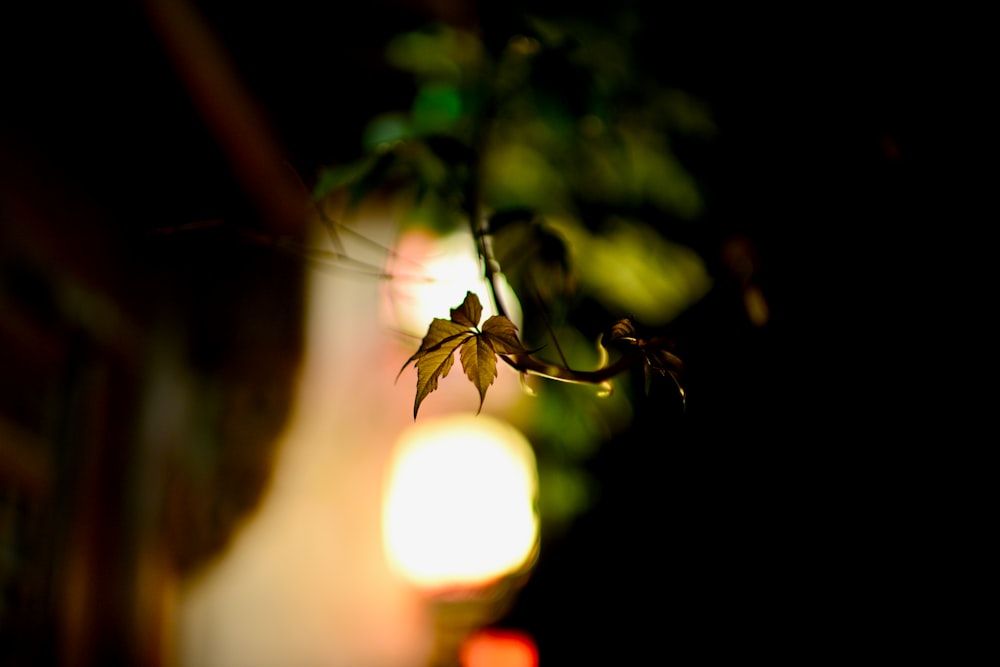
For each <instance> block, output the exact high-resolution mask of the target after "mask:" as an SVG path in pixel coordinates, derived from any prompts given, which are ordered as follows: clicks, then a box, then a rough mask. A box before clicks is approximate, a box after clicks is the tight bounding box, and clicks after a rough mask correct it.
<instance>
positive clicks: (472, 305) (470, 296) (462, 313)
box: [451, 292, 483, 329]
mask: <svg viewBox="0 0 1000 667" xmlns="http://www.w3.org/2000/svg"><path fill="white" fill-rule="evenodd" d="M482 316H483V304H481V303H479V297H478V296H476V295H475V294H474V293H473V292H466V293H465V301H463V302H462V305H461V306H459V307H458V308H452V309H451V321H452V322H455V323H456V324H461V325H463V326H466V327H470V328H473V329H474V328H476V327H477V326H479V318H480V317H482Z"/></svg>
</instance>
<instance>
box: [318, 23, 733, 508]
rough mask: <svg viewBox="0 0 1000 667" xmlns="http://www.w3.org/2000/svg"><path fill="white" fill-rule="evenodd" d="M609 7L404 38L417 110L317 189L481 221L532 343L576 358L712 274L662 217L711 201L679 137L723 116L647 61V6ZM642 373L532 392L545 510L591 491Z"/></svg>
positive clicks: (415, 220)
mask: <svg viewBox="0 0 1000 667" xmlns="http://www.w3.org/2000/svg"><path fill="white" fill-rule="evenodd" d="M607 12H608V13H607V15H606V16H604V17H602V18H600V19H596V18H592V19H587V18H580V17H579V16H577V17H576V18H564V19H558V18H552V17H546V18H543V17H541V16H531V15H523V16H518V17H517V20H516V21H514V22H513V23H510V24H507V25H506V26H505V27H510V28H511V29H510V32H509V34H505V35H500V34H498V33H497V32H496V30H495V29H493V31H492V32H489V33H480V34H477V33H474V32H471V31H469V30H466V29H463V28H459V27H455V26H449V25H444V24H440V23H436V24H432V25H427V26H424V27H422V28H419V29H417V30H413V31H411V32H406V33H403V34H399V35H397V36H395V37H394V38H393V39H392V40H391V41H390V42H389V43H388V44H387V45H386V48H385V60H386V62H387V63H388V64H390V65H391V66H392V67H395V68H397V69H399V70H403V71H406V72H409V73H410V74H411V75H412V77H413V81H414V84H415V91H416V93H415V95H414V97H413V99H412V102H411V104H410V106H409V108H406V109H387V110H385V111H384V112H383V113H380V114H378V115H376V116H374V117H373V118H372V119H371V121H370V122H369V124H368V126H367V128H366V129H365V131H364V133H363V137H362V149H363V152H364V154H363V156H362V157H361V158H360V159H359V160H358V161H357V162H356V163H354V164H348V165H337V166H332V167H330V168H327V169H325V170H323V171H322V172H321V173H320V174H319V176H318V179H317V183H316V187H315V190H314V195H315V197H316V198H318V199H321V198H324V197H326V196H329V195H331V194H333V193H335V192H340V191H346V192H348V193H350V197H351V201H354V202H358V201H361V200H363V199H364V198H365V197H368V196H371V195H374V194H378V195H379V196H389V197H393V198H395V199H396V200H397V201H399V202H401V203H403V204H405V206H404V207H403V208H404V210H406V211H408V214H407V215H408V218H407V219H406V220H404V221H403V224H404V226H405V225H408V224H414V225H420V226H422V227H428V226H429V227H432V228H433V229H435V230H436V231H438V232H440V233H446V232H448V231H451V230H454V229H455V228H456V226H461V225H466V226H469V225H471V227H472V229H473V231H474V233H476V234H477V235H478V234H484V233H485V234H488V235H489V237H490V240H491V243H492V247H493V253H494V258H495V259H496V261H497V263H498V265H499V270H500V271H502V272H503V274H504V275H505V276H506V278H507V279H508V280H509V281H510V283H511V285H512V287H513V288H514V291H515V293H516V294H517V295H518V298H519V299H520V302H521V307H522V310H523V313H524V322H523V326H522V331H521V332H520V333H521V334H522V340H523V341H524V342H525V344H526V345H527V346H528V347H529V348H542V354H544V355H548V356H549V357H550V358H552V359H553V360H559V361H562V359H560V357H564V358H565V363H567V364H568V365H569V366H570V367H572V368H580V369H591V368H595V367H596V366H597V364H598V363H599V359H598V356H597V352H596V346H595V344H594V341H595V339H596V338H597V336H598V334H600V333H601V331H602V328H603V327H607V326H610V325H611V323H612V322H613V321H614V320H615V319H617V318H619V317H623V316H626V315H628V316H631V317H633V318H634V319H635V320H636V321H637V322H638V323H639V324H640V326H645V327H663V326H665V325H667V324H669V322H670V321H671V320H673V319H674V318H675V317H676V316H677V315H678V314H679V313H681V312H682V311H684V310H685V309H686V308H688V307H689V306H690V305H691V304H693V303H694V302H695V301H697V300H698V299H700V298H701V297H702V296H704V295H705V294H706V293H707V292H708V290H709V289H710V287H711V278H710V276H709V273H708V270H707V268H706V266H705V263H704V261H703V260H702V258H701V257H700V256H699V255H698V253H697V252H696V251H694V250H693V249H691V248H688V247H685V246H684V245H682V244H680V243H678V242H677V241H675V240H672V239H670V238H668V236H667V235H666V234H665V233H664V230H669V229H671V228H676V226H678V225H681V226H683V225H691V224H696V223H697V221H698V220H699V218H700V217H702V216H703V215H704V212H705V204H704V200H703V195H702V193H701V192H700V190H699V188H698V185H697V181H696V179H695V178H694V177H693V176H692V175H691V174H690V173H689V172H688V170H687V169H685V167H684V165H683V164H682V163H681V161H680V159H679V158H678V157H677V155H676V154H675V151H674V149H673V145H674V141H675V138H677V137H684V139H685V140H686V141H688V142H690V141H695V142H698V141H702V142H711V141H712V140H713V139H714V138H715V136H716V132H717V130H716V126H715V123H714V122H713V120H712V117H711V114H710V113H709V112H708V110H707V108H706V106H705V105H704V104H703V103H702V102H701V101H700V100H699V99H697V98H696V97H694V96H692V95H690V94H687V93H685V92H684V91H682V90H677V89H673V88H670V87H668V86H665V85H663V84H662V83H660V82H659V80H658V79H657V78H656V77H655V76H653V74H652V72H650V71H649V70H648V68H644V67H643V65H644V63H643V61H642V59H640V58H639V57H638V56H637V54H636V53H635V51H634V49H633V37H634V36H635V34H636V33H637V31H638V29H639V27H640V25H639V20H640V19H639V16H638V15H637V14H636V13H635V12H634V11H633V10H629V9H627V8H624V9H621V10H620V11H618V12H617V13H616V12H615V11H614V10H610V9H609V10H607ZM501 24H503V23H502V22H501ZM511 26H516V27H511ZM668 381H669V380H668ZM632 386H633V385H632V384H630V383H628V382H623V383H619V386H618V387H617V388H616V391H615V393H614V394H613V395H612V397H610V398H607V399H603V400H597V399H595V398H594V396H595V393H596V390H595V388H593V387H590V388H588V387H580V386H575V385H563V384H560V383H554V382H553V383H546V385H545V386H544V387H542V388H540V389H539V391H538V396H537V403H535V405H536V407H537V409H535V410H532V411H530V415H527V416H525V417H524V419H523V421H524V422H525V423H521V424H519V426H520V427H521V428H522V429H524V430H525V431H526V432H527V433H528V435H529V438H530V439H531V440H532V442H533V443H534V444H535V446H536V449H537V453H538V458H539V466H540V475H541V478H542V479H541V481H542V485H541V488H542V492H541V493H542V499H541V502H542V515H543V518H544V519H546V520H547V521H548V522H549V523H550V524H552V523H560V522H561V521H563V520H565V519H568V518H570V517H572V516H573V515H574V514H576V513H578V512H579V511H581V510H582V509H583V508H585V507H586V506H587V504H588V502H589V500H588V499H589V498H591V497H592V495H593V493H594V492H595V489H594V485H593V482H592V481H591V480H590V479H589V478H588V477H587V476H586V474H585V472H584V468H583V467H582V466H583V464H584V463H585V462H586V460H587V459H588V458H589V457H591V456H592V455H593V453H594V452H595V451H596V449H597V447H598V446H599V445H600V443H601V442H603V441H605V440H607V439H608V438H610V437H612V436H613V435H614V434H615V433H617V432H620V431H621V430H622V429H624V428H625V427H626V426H627V425H628V423H629V421H630V418H631V414H632V407H631V401H633V400H634V397H633V393H634V390H633V389H632Z"/></svg>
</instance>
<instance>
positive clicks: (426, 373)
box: [413, 320, 475, 419]
mask: <svg viewBox="0 0 1000 667" xmlns="http://www.w3.org/2000/svg"><path fill="white" fill-rule="evenodd" d="M435 322H444V320H435ZM431 326H432V327H433V324H432V325H431ZM474 337H475V333H473V332H472V331H469V330H467V329H463V330H462V331H461V332H459V333H456V334H452V335H451V336H448V337H447V338H445V339H444V340H442V341H441V342H439V343H437V344H436V345H433V346H431V347H430V348H428V349H427V351H426V352H424V353H423V354H422V355H421V356H420V358H419V359H418V360H417V397H416V399H415V400H414V401H413V418H414V419H416V418H417V411H418V410H419V409H420V404H421V403H422V402H423V400H424V399H425V398H427V395H428V394H430V393H431V392H432V391H434V390H435V389H437V388H438V378H443V377H447V375H448V371H450V370H451V366H452V364H454V363H455V356H454V353H455V350H456V349H457V348H458V347H459V346H461V345H462V344H463V343H465V342H466V341H468V340H469V339H470V338H474ZM425 340H426V339H425Z"/></svg>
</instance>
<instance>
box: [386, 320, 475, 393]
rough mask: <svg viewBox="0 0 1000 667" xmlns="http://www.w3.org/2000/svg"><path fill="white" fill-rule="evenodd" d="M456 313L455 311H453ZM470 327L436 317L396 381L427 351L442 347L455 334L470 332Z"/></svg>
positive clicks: (400, 370)
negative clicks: (438, 346) (437, 346)
mask: <svg viewBox="0 0 1000 667" xmlns="http://www.w3.org/2000/svg"><path fill="white" fill-rule="evenodd" d="M453 312H454V311H453ZM468 330H469V327H467V326H465V325H462V324H456V323H455V322H452V321H449V320H442V319H441V318H439V317H435V318H434V320H433V321H432V322H431V325H430V326H429V327H428V328H427V334H426V335H425V336H424V339H423V340H422V341H421V342H420V349H418V350H417V351H416V352H414V353H413V356H412V357H410V358H409V359H407V360H406V363H405V364H403V367H402V368H400V369H399V373H397V374H396V379H397V380H399V376H400V375H402V374H403V371H405V370H406V367H407V366H409V365H410V364H412V363H413V362H414V361H419V359H420V358H421V357H422V356H424V355H425V354H427V351H428V350H430V349H431V348H433V347H435V346H436V345H440V344H441V342H442V341H443V340H445V339H446V338H448V337H449V336H454V335H455V334H460V333H462V332H465V331H468Z"/></svg>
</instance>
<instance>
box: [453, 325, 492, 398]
mask: <svg viewBox="0 0 1000 667" xmlns="http://www.w3.org/2000/svg"><path fill="white" fill-rule="evenodd" d="M461 356H462V368H463V369H464V370H465V374H466V375H467V376H468V377H469V380H470V381H471V382H472V384H473V385H474V386H475V387H476V389H478V390H479V409H480V410H482V409H483V400H485V398H486V390H487V389H489V388H490V385H491V384H493V379H494V378H495V377H496V376H497V355H496V352H495V351H494V349H493V346H492V345H490V341H489V340H488V339H487V338H486V337H485V336H472V337H471V338H468V339H466V341H465V343H464V344H463V345H462V352H461ZM477 412H478V411H477Z"/></svg>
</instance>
